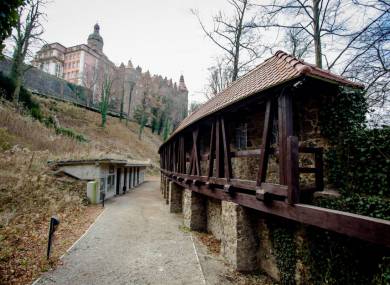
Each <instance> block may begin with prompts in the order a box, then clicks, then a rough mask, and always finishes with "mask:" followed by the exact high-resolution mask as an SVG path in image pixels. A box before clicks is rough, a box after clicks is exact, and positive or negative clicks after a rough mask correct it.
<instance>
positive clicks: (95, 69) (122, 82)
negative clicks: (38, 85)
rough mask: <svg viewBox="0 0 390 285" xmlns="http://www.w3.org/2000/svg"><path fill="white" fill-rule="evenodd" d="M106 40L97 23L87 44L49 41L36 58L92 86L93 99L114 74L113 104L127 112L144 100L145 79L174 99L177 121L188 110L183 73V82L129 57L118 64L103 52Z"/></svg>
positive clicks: (51, 71) (36, 62) (72, 79)
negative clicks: (147, 68)
mask: <svg viewBox="0 0 390 285" xmlns="http://www.w3.org/2000/svg"><path fill="white" fill-rule="evenodd" d="M103 46H104V41H103V37H102V36H101V35H100V26H99V25H98V24H95V26H94V29H93V32H92V33H91V34H90V35H89V36H88V40H87V44H79V45H76V46H72V47H65V46H63V45H62V44H60V43H57V42H56V43H51V44H46V45H44V46H43V47H42V49H41V50H39V51H38V52H37V54H36V56H35V58H34V60H33V61H32V65H33V66H35V67H36V68H38V69H40V70H42V71H44V72H47V73H49V74H52V75H54V76H57V77H59V78H63V79H65V80H66V81H68V82H70V83H73V84H77V85H81V86H83V87H86V88H88V89H90V90H91V93H92V103H94V104H96V103H98V102H99V101H100V95H101V90H102V83H103V80H104V77H105V76H106V75H107V74H110V77H111V79H115V80H113V87H112V93H113V96H111V102H110V104H111V105H112V106H114V107H115V108H116V109H119V108H121V107H120V106H121V105H122V106H123V110H124V112H125V113H126V114H127V116H129V117H132V116H133V115H134V112H135V109H136V106H137V105H138V104H139V103H140V102H141V100H142V99H141V97H142V94H143V93H144V89H145V86H144V85H145V84H144V82H145V81H149V83H150V85H153V89H154V90H153V92H154V93H156V92H157V94H159V95H160V96H162V97H165V98H167V99H169V101H171V102H173V104H174V107H175V108H172V122H173V123H174V124H177V123H178V122H180V121H181V120H182V119H183V118H184V117H185V116H186V114H187V105H188V90H187V87H186V85H185V82H184V77H183V75H182V76H181V77H180V81H179V85H178V86H177V85H176V84H173V83H172V79H171V80H169V81H168V80H166V79H162V77H161V76H153V77H152V76H151V75H150V73H149V71H147V72H145V73H142V68H141V67H139V66H137V67H136V68H134V66H133V64H132V62H131V61H130V60H129V61H128V64H127V66H125V65H124V64H123V63H122V64H121V65H120V66H118V67H117V66H116V65H115V64H114V63H113V62H112V61H110V60H109V59H108V57H107V56H106V55H105V54H104V52H103Z"/></svg>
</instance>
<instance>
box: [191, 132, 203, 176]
mask: <svg viewBox="0 0 390 285" xmlns="http://www.w3.org/2000/svg"><path fill="white" fill-rule="evenodd" d="M198 135H199V128H196V129H195V130H194V131H193V133H192V139H193V147H194V155H195V157H194V166H195V167H194V169H195V172H194V174H195V175H201V173H200V162H199V151H198Z"/></svg>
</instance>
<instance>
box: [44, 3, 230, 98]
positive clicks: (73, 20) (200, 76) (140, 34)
mask: <svg viewBox="0 0 390 285" xmlns="http://www.w3.org/2000/svg"><path fill="white" fill-rule="evenodd" d="M226 5H227V1H225V0H212V1H211V0H142V1H141V0H112V1H107V0H94V1H91V0H55V1H53V2H51V3H50V4H48V5H47V7H46V13H47V22H46V24H45V30H46V31H45V34H44V35H43V38H44V40H45V41H47V42H48V43H51V42H59V43H61V44H63V45H65V46H72V45H77V44H80V43H86V41H87V37H88V35H89V34H90V33H91V32H92V30H93V25H94V24H95V23H96V22H98V23H99V25H100V33H101V35H102V37H103V39H104V48H103V51H104V53H105V54H106V55H107V56H108V57H109V58H110V59H111V60H112V61H113V62H114V63H115V64H117V65H119V64H120V63H121V62H124V63H125V64H127V61H128V60H129V59H131V61H132V62H133V64H134V65H135V66H136V65H140V66H141V67H142V69H143V71H146V70H149V71H150V72H151V73H152V74H161V75H162V76H167V77H168V78H172V79H173V80H174V81H179V76H180V74H181V73H183V74H184V78H185V81H186V84H187V88H188V89H189V97H190V101H191V100H196V101H197V100H204V97H203V95H202V94H199V92H200V91H202V90H203V89H204V86H205V84H206V78H207V68H208V67H210V66H211V65H212V63H213V58H214V57H215V56H216V55H218V54H220V53H221V51H220V50H219V49H218V48H217V47H216V46H214V45H213V44H212V43H211V42H210V41H209V40H208V39H207V38H206V37H205V36H204V34H203V32H202V30H201V27H200V25H199V23H198V22H197V19H196V17H195V16H193V15H192V14H191V12H190V9H191V8H194V9H198V10H199V12H200V14H201V17H202V19H204V20H205V21H206V24H207V23H211V16H212V15H213V14H215V13H216V12H217V11H218V10H221V9H222V10H223V9H225V8H226Z"/></svg>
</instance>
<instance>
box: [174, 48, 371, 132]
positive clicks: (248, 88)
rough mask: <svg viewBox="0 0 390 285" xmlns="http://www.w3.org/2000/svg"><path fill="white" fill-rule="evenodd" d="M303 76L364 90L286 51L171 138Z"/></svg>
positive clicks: (190, 119) (247, 76)
mask: <svg viewBox="0 0 390 285" xmlns="http://www.w3.org/2000/svg"><path fill="white" fill-rule="evenodd" d="M303 75H305V76H308V77H313V78H317V79H319V80H325V81H328V82H332V83H335V84H338V85H343V86H350V87H354V88H364V86H363V85H361V84H357V83H355V82H352V81H350V80H347V79H345V78H344V77H341V76H339V75H336V74H333V73H331V72H329V71H325V70H323V69H320V68H318V67H316V66H314V65H312V64H308V63H306V62H304V61H303V60H299V59H297V58H295V57H293V56H292V55H289V54H287V53H285V52H283V51H278V52H276V53H275V55H274V56H272V57H270V58H268V59H267V60H265V61H264V62H263V63H261V64H259V65H258V66H257V67H255V68H254V69H253V70H251V71H250V72H248V73H247V74H245V75H244V76H242V77H241V78H240V79H238V80H237V81H235V82H234V83H232V84H231V85H229V86H228V87H227V88H226V89H225V90H223V91H222V92H220V93H218V94H217V95H215V96H214V97H213V98H211V99H210V100H209V101H207V102H206V103H205V104H203V105H202V106H201V107H200V108H199V109H198V110H196V111H194V112H193V113H192V114H190V115H189V116H188V117H186V118H185V119H184V120H183V121H182V122H181V124H180V125H179V126H178V128H177V129H176V130H175V131H174V133H173V134H172V136H171V138H172V137H173V136H174V135H175V134H176V133H178V132H180V131H182V130H183V129H185V128H186V127H188V126H189V125H191V124H193V123H194V122H196V121H199V120H200V119H202V118H204V117H206V116H208V115H211V114H213V113H215V112H216V111H219V110H221V109H224V108H225V107H227V106H229V105H232V104H233V103H236V102H238V101H241V100H243V99H244V98H247V97H250V96H252V95H254V94H256V93H259V92H261V91H264V90H266V89H269V88H271V87H274V86H277V85H280V84H282V83H284V82H287V81H290V80H292V79H295V78H298V77H300V76H303Z"/></svg>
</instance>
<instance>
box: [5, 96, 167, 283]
mask: <svg viewBox="0 0 390 285" xmlns="http://www.w3.org/2000/svg"><path fill="white" fill-rule="evenodd" d="M38 99H39V101H40V104H41V106H42V109H43V112H44V114H45V116H49V115H51V116H54V115H55V116H56V117H57V119H58V121H59V123H60V126H61V127H66V128H71V129H73V130H75V131H76V132H78V133H81V134H83V135H84V136H85V137H87V139H88V140H89V143H79V142H77V141H76V140H74V139H71V138H68V137H65V136H61V135H56V133H55V131H54V130H53V129H48V128H46V127H45V126H44V125H43V124H41V123H39V122H37V121H35V120H33V119H31V117H28V116H24V115H23V114H21V113H20V112H18V111H16V110H15V109H13V107H12V106H11V105H9V104H7V103H5V102H1V103H0V284H11V283H12V284H28V283H29V282H31V280H33V279H34V278H36V277H37V276H38V275H39V273H40V272H41V271H45V270H47V269H49V268H50V267H51V266H53V265H55V264H56V263H57V262H58V257H59V256H60V255H61V254H62V253H64V251H65V250H66V249H67V248H68V247H69V246H70V245H71V244H72V243H73V242H74V241H75V240H77V238H78V237H79V236H80V235H81V234H82V232H83V231H84V230H85V229H86V228H87V227H88V225H89V224H90V223H91V222H92V221H93V220H94V219H95V217H96V216H97V215H98V214H99V212H100V207H91V206H88V207H87V206H85V205H84V204H85V203H84V202H85V185H84V184H83V183H81V182H77V181H72V180H69V179H58V178H56V177H54V176H52V175H51V173H50V169H49V168H48V167H47V161H48V160H52V159H59V158H61V159H62V158H80V157H101V156H117V157H119V156H121V157H126V158H130V159H142V160H144V159H151V161H152V163H153V164H154V165H156V164H157V163H158V155H157V148H158V146H159V144H160V143H161V140H160V138H159V137H158V136H156V135H153V134H151V132H150V130H149V129H146V130H145V133H144V137H143V140H142V141H140V140H138V126H137V125H136V124H135V123H132V122H130V123H129V125H128V126H126V124H125V123H124V122H119V119H117V118H111V117H109V118H108V122H107V127H106V128H105V129H102V128H101V127H100V116H99V114H97V113H94V112H90V111H87V110H85V109H81V108H78V107H75V106H73V105H70V104H67V103H62V102H57V101H53V100H48V99H42V98H38ZM155 171H156V170H152V171H151V172H152V173H153V172H155ZM52 215H57V216H59V218H60V220H61V225H60V227H59V230H58V233H57V239H56V241H55V245H54V249H55V251H54V256H53V259H52V260H51V261H50V262H47V261H46V260H45V258H44V255H45V248H46V239H47V230H48V222H49V219H50V217H51V216H52Z"/></svg>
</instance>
